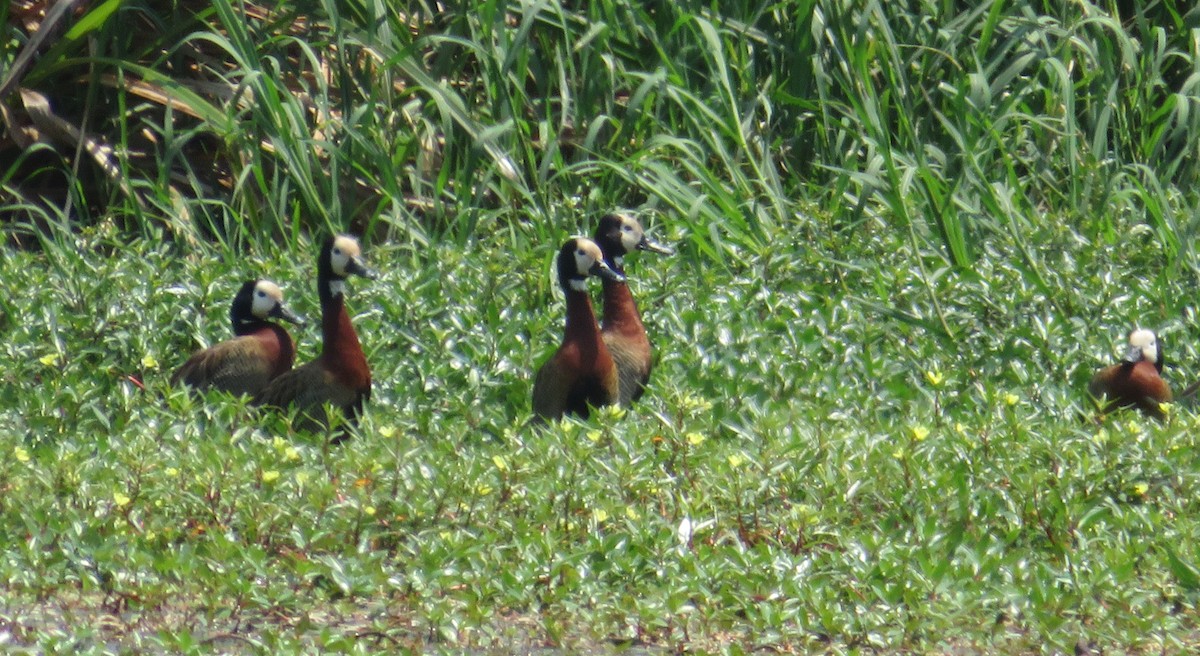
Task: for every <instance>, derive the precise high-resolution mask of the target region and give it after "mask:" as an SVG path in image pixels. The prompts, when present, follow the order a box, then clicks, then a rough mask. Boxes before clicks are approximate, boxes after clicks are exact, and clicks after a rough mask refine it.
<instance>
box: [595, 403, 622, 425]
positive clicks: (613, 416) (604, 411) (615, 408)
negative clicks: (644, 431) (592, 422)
mask: <svg viewBox="0 0 1200 656" xmlns="http://www.w3.org/2000/svg"><path fill="white" fill-rule="evenodd" d="M600 416H601V417H602V418H604V419H608V420H610V421H620V420H621V419H624V418H625V408H622V407H621V406H619V405H606V406H604V407H602V408H600Z"/></svg>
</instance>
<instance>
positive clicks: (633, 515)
mask: <svg viewBox="0 0 1200 656" xmlns="http://www.w3.org/2000/svg"><path fill="white" fill-rule="evenodd" d="M625 516H626V517H628V518H629V519H631V520H633V521H635V522H636V521H638V520H639V519H641V518H642V515H641V513H639V512H638V511H636V510H634V508H633V506H625Z"/></svg>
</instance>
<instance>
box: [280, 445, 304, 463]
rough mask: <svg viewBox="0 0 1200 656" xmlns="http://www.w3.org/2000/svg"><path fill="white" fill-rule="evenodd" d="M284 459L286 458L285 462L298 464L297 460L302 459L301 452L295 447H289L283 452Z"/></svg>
mask: <svg viewBox="0 0 1200 656" xmlns="http://www.w3.org/2000/svg"><path fill="white" fill-rule="evenodd" d="M283 458H284V460H287V461H288V462H296V461H297V460H299V459H300V450H299V449H297V448H296V447H294V446H289V447H288V448H287V449H286V450H285V451H284V452H283Z"/></svg>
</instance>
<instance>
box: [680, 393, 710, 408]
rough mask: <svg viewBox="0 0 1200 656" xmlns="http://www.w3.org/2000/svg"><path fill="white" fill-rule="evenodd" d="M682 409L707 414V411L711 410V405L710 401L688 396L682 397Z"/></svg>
mask: <svg viewBox="0 0 1200 656" xmlns="http://www.w3.org/2000/svg"><path fill="white" fill-rule="evenodd" d="M683 407H684V409H686V410H699V411H700V412H708V411H709V410H712V407H713V404H712V401H709V400H708V399H704V398H701V397H699V396H692V395H691V394H688V395H686V396H684V397H683Z"/></svg>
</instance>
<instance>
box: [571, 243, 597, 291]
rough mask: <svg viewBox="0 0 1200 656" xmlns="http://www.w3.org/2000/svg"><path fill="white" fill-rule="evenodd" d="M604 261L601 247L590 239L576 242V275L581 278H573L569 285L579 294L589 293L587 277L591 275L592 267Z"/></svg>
mask: <svg viewBox="0 0 1200 656" xmlns="http://www.w3.org/2000/svg"><path fill="white" fill-rule="evenodd" d="M602 259H604V255H603V254H602V253H601V252H600V247H599V246H597V245H596V242H594V241H592V240H590V239H582V238H581V239H578V240H577V241H576V242H575V273H576V274H577V275H580V276H582V277H581V278H571V279H570V280H569V281H568V284H569V285H570V286H571V289H574V290H575V291H577V292H582V291H587V277H588V276H589V275H591V272H592V267H594V266H596V263H597V262H599V261H600V260H602Z"/></svg>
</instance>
